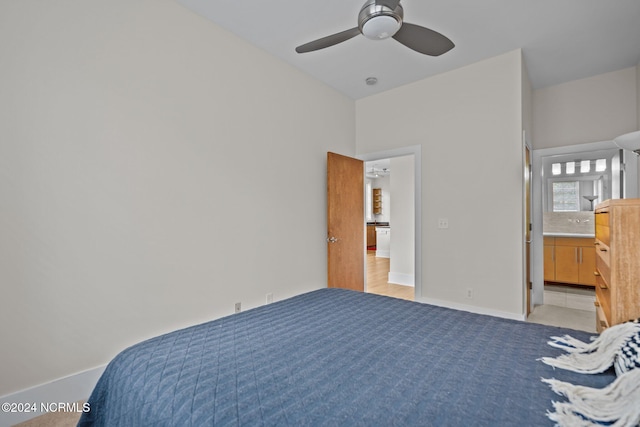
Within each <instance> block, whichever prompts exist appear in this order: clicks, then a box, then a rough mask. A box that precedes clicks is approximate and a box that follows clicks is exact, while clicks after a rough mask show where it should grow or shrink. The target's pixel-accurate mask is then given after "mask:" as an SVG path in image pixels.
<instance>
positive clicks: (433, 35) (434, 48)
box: [296, 0, 455, 56]
mask: <svg viewBox="0 0 640 427" xmlns="http://www.w3.org/2000/svg"><path fill="white" fill-rule="evenodd" d="M403 17H404V12H403V9H402V6H401V5H400V0H367V2H366V3H365V4H364V6H362V9H360V13H359V14H358V26H357V27H355V28H351V29H350V30H346V31H342V32H340V33H336V34H332V35H330V36H327V37H323V38H321V39H318V40H314V41H312V42H309V43H306V44H303V45H301V46H298V47H297V48H296V52H298V53H305V52H313V51H314V50H319V49H324V48H325V47H329V46H333V45H335V44H338V43H342V42H343V41H346V40H349V39H350V38H352V37H355V36H357V35H358V34H362V35H363V36H365V37H367V38H368V39H372V40H383V39H387V38H389V37H393V38H394V39H395V40H397V41H399V42H400V43H402V44H403V45H405V46H407V47H408V48H409V49H413V50H415V51H416V52H420V53H423V54H425V55H430V56H439V55H442V54H443V53H446V52H448V51H450V50H451V49H453V47H454V46H455V45H454V44H453V42H452V41H451V40H449V39H448V38H447V37H445V36H443V35H442V34H440V33H438V32H436V31H433V30H430V29H429V28H425V27H421V26H419V25H414V24H409V23H408V22H403Z"/></svg>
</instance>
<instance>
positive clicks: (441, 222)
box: [438, 218, 449, 228]
mask: <svg viewBox="0 0 640 427" xmlns="http://www.w3.org/2000/svg"><path fill="white" fill-rule="evenodd" d="M438 228H449V219H448V218H438Z"/></svg>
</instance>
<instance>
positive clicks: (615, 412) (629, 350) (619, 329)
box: [539, 320, 640, 427]
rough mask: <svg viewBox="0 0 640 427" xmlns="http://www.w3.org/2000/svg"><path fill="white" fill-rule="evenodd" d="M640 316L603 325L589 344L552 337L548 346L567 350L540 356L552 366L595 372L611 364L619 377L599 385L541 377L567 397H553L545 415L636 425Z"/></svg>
mask: <svg viewBox="0 0 640 427" xmlns="http://www.w3.org/2000/svg"><path fill="white" fill-rule="evenodd" d="M639 337H640V323H639V321H638V320H635V321H633V322H626V323H622V324H619V325H615V326H613V327H611V328H608V329H605V330H604V331H603V332H602V333H601V334H600V336H599V337H597V338H595V339H593V340H592V341H591V342H589V343H584V342H582V341H580V340H577V339H575V338H572V337H571V336H569V335H565V336H563V337H551V341H549V345H551V346H552V347H556V348H561V349H563V350H565V351H566V352H567V354H563V355H561V356H558V357H555V358H554V357H543V358H541V359H539V360H541V361H542V362H544V363H546V364H547V365H550V366H553V367H554V368H562V369H567V370H570V371H574V372H579V373H584V374H597V373H601V372H604V371H606V370H607V369H609V368H610V367H611V366H612V365H613V366H614V367H615V371H616V375H617V376H618V378H616V380H615V381H614V382H613V383H611V384H610V385H608V386H607V387H605V388H603V389H595V388H591V387H584V386H579V385H573V384H569V383H566V382H562V381H558V380H556V379H544V378H543V379H542V381H543V382H545V383H547V384H549V385H550V386H551V388H552V390H553V391H555V392H556V393H558V394H560V395H564V396H566V397H567V399H568V400H569V401H568V402H553V407H554V409H555V412H549V413H547V416H548V417H549V418H550V419H551V420H553V421H555V422H556V423H557V425H559V426H596V425H602V423H606V425H610V426H615V427H622V426H640V369H634V368H636V367H638V366H640V365H639V363H638V342H640V340H639Z"/></svg>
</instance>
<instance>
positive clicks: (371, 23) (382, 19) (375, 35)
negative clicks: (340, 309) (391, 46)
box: [361, 15, 402, 40]
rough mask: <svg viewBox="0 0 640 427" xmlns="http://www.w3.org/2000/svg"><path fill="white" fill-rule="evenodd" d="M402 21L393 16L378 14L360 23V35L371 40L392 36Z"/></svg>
mask: <svg viewBox="0 0 640 427" xmlns="http://www.w3.org/2000/svg"><path fill="white" fill-rule="evenodd" d="M400 25H402V22H400V21H398V20H397V19H396V18H394V17H393V16H389V15H378V16H374V17H372V18H370V19H369V20H367V21H366V22H365V23H363V24H362V29H361V31H362V35H363V36H365V37H366V38H368V39H371V40H383V39H388V38H389V37H392V36H393V35H394V34H395V33H397V32H398V30H399V29H400Z"/></svg>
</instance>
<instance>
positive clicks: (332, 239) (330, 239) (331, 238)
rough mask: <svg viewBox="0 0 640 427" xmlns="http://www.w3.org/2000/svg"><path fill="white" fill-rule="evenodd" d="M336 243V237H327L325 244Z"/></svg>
mask: <svg viewBox="0 0 640 427" xmlns="http://www.w3.org/2000/svg"><path fill="white" fill-rule="evenodd" d="M337 241H338V239H337V238H336V237H333V236H331V237H327V242H329V243H335V242H337Z"/></svg>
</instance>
